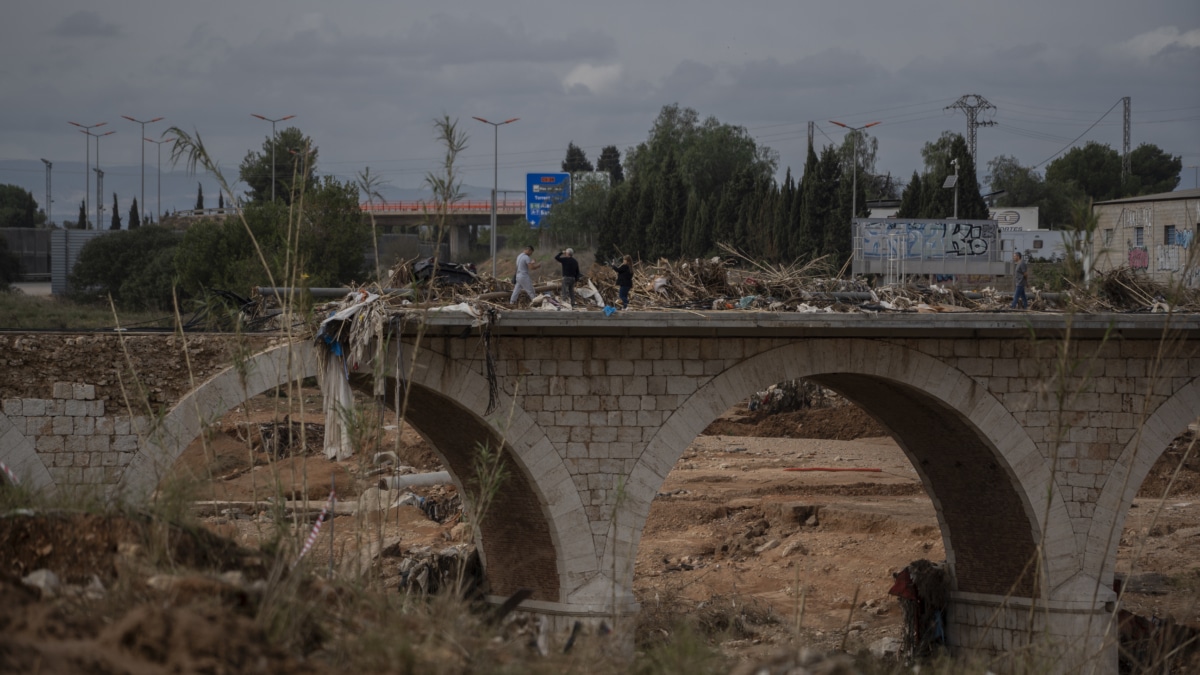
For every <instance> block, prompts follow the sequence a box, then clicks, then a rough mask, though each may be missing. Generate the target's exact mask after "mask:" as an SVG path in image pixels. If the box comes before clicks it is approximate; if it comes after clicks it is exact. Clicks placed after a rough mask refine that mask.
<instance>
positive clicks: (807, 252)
mask: <svg viewBox="0 0 1200 675" xmlns="http://www.w3.org/2000/svg"><path fill="white" fill-rule="evenodd" d="M820 184H821V166H820V161H819V160H818V159H817V153H816V151H815V150H814V149H813V146H812V143H809V144H808V156H807V157H806V158H805V160H804V175H803V176H801V177H800V204H799V206H800V220H799V227H797V228H796V232H795V237H794V239H793V241H792V257H793V258H803V259H812V258H815V257H817V256H819V255H820V245H819V242H820V241H821V239H822V236H821V235H822V231H821V228H820V217H821V216H820V208H819V207H820V203H821V195H820Z"/></svg>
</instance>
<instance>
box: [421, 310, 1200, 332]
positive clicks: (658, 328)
mask: <svg viewBox="0 0 1200 675" xmlns="http://www.w3.org/2000/svg"><path fill="white" fill-rule="evenodd" d="M424 321H425V324H426V326H427V328H428V329H431V330H432V331H433V332H434V333H435V334H439V333H440V334H442V335H448V334H455V335H457V334H460V333H462V331H463V329H464V328H465V327H470V326H472V325H473V324H474V323H475V319H474V317H472V316H470V315H468V314H466V313H463V312H430V313H428V314H426V315H425V319H424ZM412 330H414V331H415V328H413V329H412ZM1164 331H1166V332H1167V333H1169V335H1170V336H1171V337H1173V338H1175V339H1196V338H1200V314H1115V313H1113V314H1057V313H1032V312H961V313H953V314H936V315H934V314H912V313H903V314H900V313H897V314H865V313H854V314H850V313H829V314H801V313H782V312H737V311H733V312H731V311H724V312H720V311H716V312H714V311H708V312H704V311H686V310H678V311H653V312H638V311H623V312H618V313H617V314H614V315H613V316H605V315H604V314H603V313H601V312H595V311H589V312H580V311H576V312H570V313H564V312H542V311H534V310H515V311H507V312H502V313H501V314H500V315H499V319H498V320H497V321H496V322H495V323H493V324H492V326H491V332H492V334H493V335H524V336H529V335H534V336H539V335H545V336H559V335H568V336H570V335H576V336H580V337H586V336H596V337H607V336H675V337H681V338H688V337H880V338H883V337H891V338H896V337H924V338H928V337H944V338H963V337H979V338H1030V337H1037V338H1062V337H1063V336H1065V335H1068V334H1069V335H1070V336H1072V337H1076V338H1101V337H1104V336H1105V335H1108V336H1110V337H1126V338H1140V339H1146V338H1148V337H1157V336H1161V335H1163V334H1164Z"/></svg>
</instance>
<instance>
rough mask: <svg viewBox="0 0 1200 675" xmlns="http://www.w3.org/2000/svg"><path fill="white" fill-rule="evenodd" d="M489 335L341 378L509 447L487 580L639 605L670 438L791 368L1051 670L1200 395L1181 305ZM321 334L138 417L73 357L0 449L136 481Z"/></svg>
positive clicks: (423, 339) (393, 358) (25, 459)
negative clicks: (871, 451) (879, 445)
mask: <svg viewBox="0 0 1200 675" xmlns="http://www.w3.org/2000/svg"><path fill="white" fill-rule="evenodd" d="M489 333H490V337H489V339H488V340H483V339H481V334H480V329H479V328H478V327H476V326H473V323H472V319H471V318H470V317H468V316H466V315H463V314H452V313H437V314H432V313H431V314H428V315H426V317H425V318H424V321H423V323H421V324H420V325H419V326H418V325H417V324H408V327H407V328H404V329H402V330H400V331H399V332H398V333H397V334H394V335H392V336H390V338H389V340H387V343H388V344H386V345H385V348H384V349H382V350H380V353H382V356H381V357H380V358H379V361H378V362H377V363H357V364H354V365H355V366H356V371H355V374H354V375H353V376H352V379H353V380H354V382H355V383H356V384H358V385H361V386H371V385H372V384H373V381H374V380H381V381H382V382H381V384H382V386H381V387H380V389H381V390H382V391H386V392H387V395H386V396H387V399H388V402H389V404H391V405H395V403H396V401H395V397H396V394H397V393H398V392H403V393H402V394H401V396H403V397H405V398H406V400H407V404H406V405H407V408H406V410H407V412H406V418H407V419H408V420H409V422H410V423H411V424H412V425H413V426H414V428H416V429H417V430H418V431H419V432H420V433H421V434H422V435H423V436H424V437H425V438H426V439H427V440H428V441H429V442H430V444H431V445H432V446H433V447H434V448H435V449H436V450H437V452H438V453H439V454H440V455H441V456H442V458H443V460H444V461H445V464H446V466H447V467H448V469H449V470H450V472H451V473H452V475H453V476H454V477H455V480H457V481H458V482H459V483H460V485H461V484H463V483H465V482H467V481H469V480H470V479H471V477H472V471H473V469H472V457H473V453H474V451H475V449H476V448H477V447H478V446H479V445H480V444H489V445H490V446H491V447H502V448H503V449H504V453H503V457H504V461H505V462H506V464H507V467H508V469H509V472H508V473H509V479H508V481H507V482H506V483H505V485H504V487H503V489H502V490H501V492H500V494H499V495H498V497H497V501H496V503H495V504H494V506H493V509H494V511H495V513H498V514H503V517H496V518H488V519H486V520H485V522H484V524H483V527H482V531H481V534H480V541H479V542H478V543H479V545H480V550H481V552H482V554H483V557H484V561H485V568H486V575H487V578H488V581H489V584H490V587H491V589H492V590H493V592H494V593H495V594H496V596H498V597H499V596H506V595H509V594H511V593H512V592H514V591H516V590H518V589H520V588H528V589H531V590H532V591H533V595H532V597H531V599H530V600H528V601H527V602H526V603H525V604H524V605H523V606H524V607H525V608H527V609H530V610H532V611H538V612H542V613H545V614H547V615H551V616H554V617H559V618H560V619H562V622H563V625H567V624H569V622H571V621H573V620H575V619H580V618H584V619H591V620H597V619H598V618H600V617H609V616H612V615H614V614H627V613H631V612H634V611H636V603H635V602H634V599H633V596H632V592H631V589H632V584H633V565H634V560H635V557H636V552H637V547H638V542H639V538H640V534H641V529H642V526H643V524H644V522H645V520H646V517H647V514H648V511H649V508H650V503H651V501H652V499H653V498H654V496H655V494H656V492H657V490H658V488H659V486H660V485H661V483H662V482H663V480H664V479H665V478H666V476H667V473H668V472H669V471H670V470H671V468H672V467H673V466H674V464H675V462H676V460H677V459H678V458H679V456H680V454H681V453H682V452H683V451H684V450H685V449H686V448H687V446H688V445H689V444H690V443H691V441H692V440H693V439H694V438H695V437H696V436H697V435H698V434H699V433H700V432H701V431H702V430H703V429H704V428H705V426H707V425H708V424H709V423H710V422H711V421H712V420H713V419H715V418H716V417H717V416H719V415H720V414H721V413H722V412H724V411H725V410H727V409H728V408H730V407H732V406H733V405H735V404H736V403H737V402H739V401H741V400H744V399H745V398H746V397H747V396H749V395H750V394H752V393H753V392H755V391H759V390H762V389H764V388H765V387H767V386H768V385H770V384H773V383H777V382H780V381H783V380H786V379H791V378H807V379H809V380H812V381H814V382H817V383H819V384H821V385H823V386H826V387H829V388H831V389H833V390H836V391H838V392H840V393H841V394H843V395H845V396H846V397H847V398H849V399H851V400H853V401H854V402H855V403H857V404H858V405H860V406H861V407H862V408H863V409H865V410H866V411H867V412H868V413H869V414H871V415H872V416H873V417H875V418H876V419H877V420H878V421H879V422H880V423H881V424H883V425H884V426H885V428H887V429H888V430H890V432H891V433H892V435H893V437H894V438H895V439H896V441H897V442H898V443H899V445H900V447H901V448H902V449H903V450H904V452H905V454H906V455H907V456H908V458H909V459H910V460H911V461H912V464H913V466H914V467H915V469H916V471H917V473H918V474H919V476H920V478H921V481H922V482H923V484H924V486H925V489H926V490H927V491H928V493H929V495H930V496H931V497H932V500H933V503H934V506H935V509H936V512H937V517H938V521H939V524H940V526H941V531H942V537H943V540H944V543H945V549H946V554H947V563H948V569H949V571H950V577H951V579H952V583H953V593H952V596H951V597H952V605H951V610H950V612H949V616H948V617H947V636H948V639H949V641H950V642H951V644H953V645H954V646H955V647H956V648H957V649H958V650H959V652H961V653H983V654H994V653H1000V652H1006V651H1009V650H1012V649H1014V648H1017V647H1020V646H1022V645H1028V644H1031V643H1035V642H1040V641H1048V642H1049V643H1051V644H1052V645H1053V650H1052V651H1053V652H1054V653H1058V654H1060V655H1061V656H1060V658H1061V660H1060V661H1059V662H1058V663H1057V666H1056V667H1057V668H1058V669H1059V670H1061V671H1074V670H1078V669H1079V668H1080V667H1082V668H1083V669H1084V670H1086V671H1088V672H1116V646H1115V643H1116V640H1115V631H1114V630H1113V627H1112V624H1111V621H1110V617H1111V615H1112V613H1113V610H1114V600H1115V596H1114V594H1113V593H1112V591H1111V590H1110V589H1111V588H1112V581H1113V575H1114V565H1115V560H1116V552H1117V544H1118V540H1119V538H1120V531H1121V527H1122V525H1123V522H1124V519H1125V515H1126V512H1127V511H1128V509H1129V507H1130V505H1131V503H1132V500H1133V497H1134V495H1135V494H1136V492H1137V490H1138V488H1139V486H1140V485H1141V483H1142V481H1143V479H1144V478H1145V476H1146V475H1147V473H1148V472H1149V470H1150V468H1151V466H1152V465H1153V464H1154V462H1155V460H1157V459H1158V457H1159V456H1160V455H1161V454H1162V452H1163V451H1164V450H1165V449H1166V448H1167V446H1168V444H1169V443H1170V441H1171V440H1172V439H1173V438H1174V437H1175V436H1176V435H1178V434H1179V433H1181V432H1183V431H1184V430H1186V429H1187V428H1188V425H1189V424H1190V423H1192V422H1194V421H1195V420H1196V418H1197V417H1198V416H1200V352H1198V350H1197V347H1198V345H1200V341H1198V338H1200V317H1198V316H1194V315H1182V316H1180V315H1075V316H1068V315H1049V314H1025V313H1020V314H1018V313H1012V314H1007V313H1004V314H973V313H965V314H953V315H936V316H933V315H912V314H896V315H867V314H829V315H817V316H813V315H783V314H754V313H741V312H724V313H721V312H716V313H670V314H667V313H638V312H628V313H624V312H623V313H620V314H618V315H616V316H614V317H605V316H604V315H603V314H601V313H573V314H569V315H564V314H558V313H540V312H510V313H506V314H503V315H502V316H501V317H500V320H499V321H498V322H496V323H494V324H492V325H491V326H490V328H489ZM175 339H177V338H173V340H175ZM185 339H186V337H185ZM96 345H97V346H96V349H98V350H102V349H109V350H115V349H117V346H116V343H115V342H114V341H113V340H109V341H108V342H107V343H106V342H105V341H103V340H98V341H96ZM315 349H316V348H315V347H313V346H312V344H311V343H309V342H302V341H301V342H294V343H289V342H286V341H280V342H279V343H278V344H275V345H274V346H262V347H261V349H257V350H252V351H253V353H252V355H250V356H249V357H247V358H245V359H244V360H242V361H241V362H240V365H239V366H238V367H236V368H235V367H229V368H227V369H225V370H222V371H219V372H217V373H216V374H215V375H214V376H212V377H210V378H208V379H207V380H206V381H204V382H203V383H202V384H200V385H198V386H195V387H194V388H191V389H190V390H188V391H186V393H182V388H181V394H180V395H179V396H178V397H176V398H175V399H174V400H172V401H168V402H169V403H172V404H173V405H172V406H171V407H170V409H169V410H170V411H169V412H168V413H167V414H166V416H165V417H163V418H162V419H161V421H160V422H159V423H157V424H155V425H150V424H147V423H145V421H144V419H142V418H138V417H136V416H135V417H133V418H132V419H131V418H129V417H127V416H124V417H123V416H122V415H120V414H107V413H108V411H106V410H105V404H106V403H108V404H109V405H111V404H112V402H111V401H103V400H100V399H102V398H103V397H99V398H97V394H96V387H97V384H96V382H90V381H89V378H90V379H92V380H99V379H101V378H103V379H105V381H107V380H111V379H113V378H112V377H111V374H109V375H105V374H103V373H88V372H77V373H75V374H74V376H73V377H71V378H67V380H66V381H69V382H70V384H67V383H65V382H64V383H60V384H57V385H55V386H54V395H53V396H52V397H43V398H36V397H30V396H29V394H28V392H27V391H18V390H16V389H14V387H12V386H11V385H10V386H7V387H6V390H0V395H2V396H3V398H4V399H5V400H4V411H3V415H0V461H4V462H5V463H6V464H7V465H9V466H10V467H14V468H15V469H16V470H17V471H18V472H19V473H20V474H21V475H23V476H24V477H25V478H26V480H28V481H30V483H31V484H33V485H36V486H41V487H45V488H48V489H62V488H64V487H66V486H74V485H79V484H103V485H104V486H105V489H107V490H109V491H112V492H121V493H126V494H130V495H144V494H147V493H149V492H150V491H152V490H153V489H154V487H155V485H156V484H157V482H158V479H159V478H160V477H161V476H162V475H164V473H165V472H166V470H167V469H169V467H170V466H171V465H172V463H173V462H174V460H175V459H176V458H177V457H178V456H179V454H180V453H181V452H182V451H183V449H184V448H185V447H186V446H187V445H188V443H189V442H190V441H191V440H193V439H194V438H196V436H197V435H198V434H199V433H201V431H202V429H203V427H204V425H205V424H206V423H207V422H209V421H212V420H215V419H217V418H218V417H220V416H221V415H222V414H223V413H224V412H225V411H227V410H229V409H230V408H232V407H234V406H236V405H238V404H239V403H241V402H242V401H244V400H245V399H247V398H249V397H250V396H254V395H257V394H259V393H261V392H263V391H266V390H268V389H270V388H272V387H275V386H277V385H279V384H281V383H284V382H289V381H294V380H296V379H298V378H301V377H307V376H311V375H314V374H315V372H316V357H315V352H314V350H315ZM109 360H110V361H111V359H109ZM98 362H100V360H98ZM489 364H490V365H489ZM371 373H375V375H374V376H372V375H371ZM489 375H490V378H489ZM492 384H494V385H495V389H494V390H493V389H491V385H492ZM490 392H491V393H490ZM490 403H494V404H495V405H494V407H493V411H492V412H488V411H489V404H490Z"/></svg>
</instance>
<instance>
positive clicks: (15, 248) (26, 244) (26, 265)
mask: <svg viewBox="0 0 1200 675" xmlns="http://www.w3.org/2000/svg"><path fill="white" fill-rule="evenodd" d="M0 235H3V237H4V238H5V239H6V240H8V250H9V251H10V252H11V253H13V254H14V255H16V256H17V259H18V260H20V264H21V276H20V279H21V281H45V280H47V279H49V278H50V230H38V229H34V228H30V227H2V228H0Z"/></svg>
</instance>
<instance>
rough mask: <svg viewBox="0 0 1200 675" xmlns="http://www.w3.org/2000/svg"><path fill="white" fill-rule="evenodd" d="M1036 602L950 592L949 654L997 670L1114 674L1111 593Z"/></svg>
mask: <svg viewBox="0 0 1200 675" xmlns="http://www.w3.org/2000/svg"><path fill="white" fill-rule="evenodd" d="M1101 595H1102V597H1100V598H1097V599H1092V598H1090V597H1077V598H1074V599H1071V600H1041V599H1036V598H1023V597H1015V596H1000V595H988V594H979V593H964V592H955V593H951V594H950V598H949V601H948V604H947V607H948V609H947V617H946V638H947V644H948V645H949V647H950V649H951V653H952V654H954V655H955V656H959V657H963V658H965V659H970V660H972V661H976V662H985V663H990V664H991V666H992V667H994V668H996V669H997V670H1000V671H1001V672H1012V673H1028V672H1063V673H1089V674H1095V675H1100V674H1102V673H1104V674H1114V673H1116V672H1117V626H1116V622H1115V620H1114V611H1115V602H1114V601H1115V594H1113V593H1112V592H1111V591H1110V592H1108V593H1106V594H1101Z"/></svg>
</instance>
